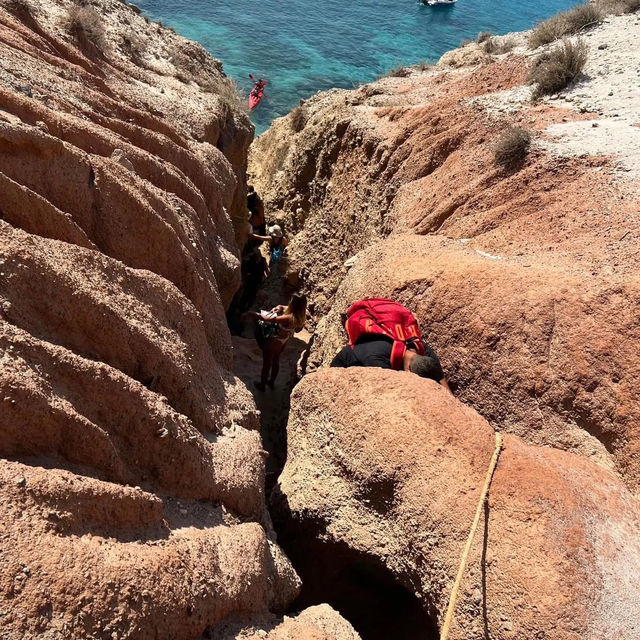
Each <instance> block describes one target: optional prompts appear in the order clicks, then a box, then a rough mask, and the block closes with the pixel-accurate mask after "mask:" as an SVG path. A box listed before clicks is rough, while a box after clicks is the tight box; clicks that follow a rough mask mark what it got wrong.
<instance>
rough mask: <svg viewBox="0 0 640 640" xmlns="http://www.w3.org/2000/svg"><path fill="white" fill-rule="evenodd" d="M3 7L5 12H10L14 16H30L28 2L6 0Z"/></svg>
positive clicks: (24, 0)
mask: <svg viewBox="0 0 640 640" xmlns="http://www.w3.org/2000/svg"><path fill="white" fill-rule="evenodd" d="M4 6H5V8H6V9H7V11H10V12H11V13H13V14H14V15H16V16H30V15H31V3H30V2H29V0H6V2H5V3H4Z"/></svg>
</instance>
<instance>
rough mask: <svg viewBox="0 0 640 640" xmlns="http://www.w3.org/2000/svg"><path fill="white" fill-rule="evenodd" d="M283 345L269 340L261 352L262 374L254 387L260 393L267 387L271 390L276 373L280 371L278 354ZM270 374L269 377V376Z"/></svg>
mask: <svg viewBox="0 0 640 640" xmlns="http://www.w3.org/2000/svg"><path fill="white" fill-rule="evenodd" d="M283 349H284V345H283V344H282V343H281V342H279V341H277V340H269V341H268V342H267V343H266V344H265V345H264V349H263V350H262V372H261V374H260V382H256V383H255V385H256V387H257V389H259V390H260V391H264V390H265V389H266V386H267V385H269V387H271V388H272V389H273V386H274V384H275V381H276V378H277V377H278V372H279V371H280V354H281V353H282V350H283ZM269 374H271V376H269Z"/></svg>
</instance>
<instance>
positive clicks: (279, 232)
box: [269, 224, 282, 238]
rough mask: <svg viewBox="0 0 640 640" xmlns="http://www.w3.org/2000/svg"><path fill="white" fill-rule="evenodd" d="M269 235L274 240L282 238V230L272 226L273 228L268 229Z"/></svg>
mask: <svg viewBox="0 0 640 640" xmlns="http://www.w3.org/2000/svg"><path fill="white" fill-rule="evenodd" d="M269 235H270V236H275V237H276V238H282V229H281V228H280V225H277V224H274V225H273V227H269Z"/></svg>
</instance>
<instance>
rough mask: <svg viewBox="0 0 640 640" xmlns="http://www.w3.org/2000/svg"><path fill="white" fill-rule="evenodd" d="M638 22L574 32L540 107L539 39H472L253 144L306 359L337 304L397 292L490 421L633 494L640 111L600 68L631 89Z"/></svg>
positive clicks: (329, 345) (329, 100)
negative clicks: (295, 280) (557, 89)
mask: <svg viewBox="0 0 640 640" xmlns="http://www.w3.org/2000/svg"><path fill="white" fill-rule="evenodd" d="M637 32H638V22H637V17H636V16H635V15H632V16H621V17H612V18H608V19H607V20H606V21H605V24H603V25H602V26H600V27H598V28H596V29H594V30H592V31H590V32H589V36H588V38H586V42H587V43H588V49H589V61H588V64H587V70H586V71H587V74H588V75H587V76H586V77H585V78H584V79H583V80H582V81H581V82H579V83H578V84H577V85H576V86H575V87H573V88H571V89H568V90H566V91H564V92H562V94H561V95H560V96H555V97H554V98H555V99H554V100H543V101H541V102H538V103H532V101H531V87H530V86H528V85H527V84H526V81H527V74H528V67H529V65H530V64H532V60H534V59H535V57H537V56H539V55H542V54H544V53H545V52H546V51H547V50H548V49H549V48H551V47H553V46H556V45H549V47H547V48H546V49H545V48H543V49H540V50H538V51H535V52H532V51H530V50H528V49H527V47H526V46H525V43H526V36H522V35H518V36H513V38H514V39H515V41H514V45H517V46H515V48H514V50H513V51H512V52H511V53H509V54H505V55H496V56H489V55H486V54H483V55H481V56H480V57H478V56H470V57H469V56H468V55H467V53H473V52H477V51H478V47H477V45H473V46H470V47H469V48H468V50H464V51H458V52H455V53H452V54H449V55H448V56H447V57H446V58H445V59H443V61H442V62H441V63H440V64H438V65H437V66H435V67H431V68H428V69H422V70H421V69H418V68H415V69H408V70H406V74H405V77H388V78H383V79H381V80H379V81H377V82H375V83H372V84H369V85H365V86H363V87H361V88H360V89H357V90H354V91H337V90H336V91H333V92H328V93H324V94H318V95H317V96H314V97H313V98H312V99H310V100H308V101H306V102H305V103H304V104H303V105H302V106H301V107H299V109H298V111H297V113H296V114H292V115H291V116H289V117H287V118H285V119H282V120H280V121H277V122H276V123H275V124H274V126H273V127H272V128H271V129H270V130H269V131H268V132H267V133H266V134H265V135H264V136H261V138H259V140H258V141H257V143H256V144H255V145H254V147H253V148H252V161H251V163H250V166H251V172H252V173H253V174H254V176H253V178H252V180H253V181H254V182H255V183H256V184H257V186H258V187H259V188H261V189H262V190H263V191H264V192H265V194H266V198H267V204H268V206H269V207H270V208H271V209H272V210H274V211H280V213H278V215H279V217H280V218H281V219H282V220H283V223H284V224H285V226H286V227H287V230H288V231H289V232H297V235H296V236H295V240H294V242H293V243H292V247H291V249H290V260H291V269H292V271H294V272H295V273H296V274H297V275H298V277H299V279H300V281H301V282H302V284H303V287H304V288H305V289H306V290H307V291H308V292H309V293H310V294H311V295H312V298H313V302H314V304H315V311H316V317H317V318H318V319H319V320H320V322H319V325H318V330H317V332H316V336H315V347H314V350H313V352H312V354H311V358H310V362H311V364H312V366H313V365H316V366H317V365H318V364H320V363H324V364H327V362H328V360H329V359H330V357H331V356H332V355H333V354H334V353H335V351H336V350H337V348H338V346H339V345H340V344H341V343H343V342H344V335H343V334H342V332H341V328H340V314H341V313H343V312H344V311H345V310H346V308H347V306H348V305H349V304H350V303H351V302H352V301H353V300H354V299H357V298H360V297H367V296H373V295H384V296H392V297H396V298H398V299H400V300H401V301H403V302H404V303H405V304H406V305H407V306H409V307H410V308H412V309H415V310H416V311H417V313H418V315H419V316H420V319H421V321H422V326H423V327H424V330H425V334H426V336H427V339H428V340H430V341H432V342H433V344H434V346H435V347H436V349H437V350H438V351H439V353H440V354H441V355H442V356H443V360H444V363H445V369H446V373H447V375H448V376H449V377H450V378H451V380H452V381H453V384H454V386H455V388H456V393H457V394H458V396H459V397H460V398H461V399H462V400H464V401H465V402H467V403H469V404H471V405H472V406H473V407H474V408H476V409H477V410H478V411H479V412H480V413H481V414H482V415H483V416H484V417H486V418H487V419H488V420H490V422H491V423H492V424H493V425H494V426H495V427H497V428H499V429H503V430H507V431H509V432H511V433H514V434H517V435H520V436H521V437H523V438H524V439H525V440H526V441H527V442H529V443H531V444H547V445H552V446H554V447H559V448H563V449H567V450H571V451H577V452H580V453H583V454H586V455H592V456H594V459H596V460H598V461H599V462H601V463H602V464H604V465H605V466H609V467H615V469H616V470H617V472H619V473H620V474H622V475H623V477H624V478H625V481H626V482H627V483H628V486H629V487H631V488H632V489H633V490H637V488H638V486H639V484H638V483H639V482H640V455H639V452H638V434H637V427H636V425H637V424H638V415H637V414H638V406H639V399H640V387H639V386H638V383H637V380H638V376H637V371H638V358H637V356H636V355H635V351H636V349H635V345H636V344H637V340H638V328H637V322H636V320H635V318H636V317H638V315H639V307H638V302H639V300H638V286H637V278H636V273H637V270H638V253H637V251H636V248H635V240H634V238H635V235H634V234H635V231H634V229H635V228H636V227H637V224H638V210H639V208H638V204H639V202H638V193H639V190H638V176H639V175H640V173H639V171H640V164H639V163H638V160H637V158H638V157H640V153H638V149H640V146H639V145H638V143H639V141H640V136H638V127H637V123H638V120H640V111H639V110H638V104H639V103H638V99H639V97H638V95H637V89H636V90H635V91H634V90H633V89H629V90H628V91H627V89H626V88H625V86H623V85H624V82H623V80H620V79H619V78H618V71H616V72H614V71H613V69H612V67H611V64H610V60H611V59H612V58H611V56H616V55H617V56H619V57H620V59H621V60H628V61H629V65H626V64H623V63H621V65H622V66H624V70H619V72H620V73H622V74H623V75H625V78H626V82H627V85H628V86H632V80H631V76H630V74H631V73H632V71H633V69H634V68H636V67H637V63H638V60H637V51H638V49H637V46H635V43H636V42H637V39H638V33H637ZM605 45H606V46H605ZM469 64H473V65H475V66H469ZM451 65H455V66H451ZM465 65H466V66H465ZM607 82H609V83H611V86H612V87H613V86H615V88H616V91H615V92H614V91H613V90H612V91H609V92H608V93H607V92H604V91H603V86H604V85H606V84H607ZM625 92H626V93H625ZM623 94H624V96H625V97H624V99H623V98H622V97H621V96H622V95H623ZM627 94H628V95H627ZM514 125H515V126H521V127H525V128H527V129H529V130H530V131H531V133H532V135H533V143H532V148H531V151H530V152H529V154H528V155H527V156H526V157H525V158H523V160H522V162H521V163H520V164H519V165H517V166H512V167H510V168H503V167H502V166H500V165H498V164H497V163H496V161H495V159H494V149H495V145H496V143H497V141H498V140H499V138H500V136H501V134H502V133H503V132H504V131H505V130H506V129H507V128H508V127H510V126H514ZM614 125H615V126H614ZM603 129H606V130H607V131H608V132H609V133H608V136H613V138H612V140H615V144H614V143H613V142H612V143H611V144H608V145H605V144H604V142H603V138H602V134H601V133H600V132H601V131H602V130H603ZM614 129H615V134H614ZM296 130H297V131H296ZM389 236H391V239H389V240H388V241H386V242H381V241H382V240H384V239H385V238H388V237H389ZM360 258H361V260H360V263H359V264H358V266H357V267H355V268H352V269H351V271H349V265H352V264H353V263H354V262H357V261H358V259H360ZM346 261H348V262H347V265H344V266H343V264H344V263H345V262H346Z"/></svg>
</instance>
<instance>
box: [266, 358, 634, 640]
mask: <svg viewBox="0 0 640 640" xmlns="http://www.w3.org/2000/svg"><path fill="white" fill-rule="evenodd" d="M288 438H289V456H288V460H287V465H286V467H285V470H284V472H283V474H282V476H281V478H280V494H279V495H278V496H277V505H278V509H279V513H280V515H281V517H282V518H283V522H285V523H287V525H286V527H287V528H286V537H285V540H286V547H285V548H286V549H288V550H289V552H290V553H291V555H292V556H293V558H294V561H295V562H297V563H298V564H297V566H298V568H299V570H300V571H301V575H302V577H303V583H304V588H303V593H302V598H303V599H304V597H305V592H312V591H313V590H314V589H318V588H322V580H323V578H324V579H327V578H328V579H329V581H330V584H331V585H332V588H333V589H334V590H335V591H336V592H339V591H340V589H341V586H342V585H343V584H344V583H345V582H347V581H348V580H349V579H353V578H354V572H358V571H360V572H362V573H363V574H366V570H367V569H370V570H371V572H373V571H374V569H375V570H377V571H378V573H379V574H380V573H381V572H384V573H386V574H387V576H391V577H392V578H393V580H394V581H395V582H396V583H397V585H399V586H402V587H404V589H405V590H406V592H407V593H408V594H411V595H412V597H413V598H414V600H415V601H416V602H417V603H419V605H420V606H421V607H422V609H423V611H424V612H425V615H428V616H429V618H430V621H431V626H430V631H429V626H427V625H426V624H425V625H424V626H423V631H424V634H425V635H424V637H426V638H437V637H438V631H437V625H439V624H441V623H442V620H443V616H444V613H445V611H446V608H447V604H448V600H449V596H450V590H451V586H452V583H453V580H454V578H455V576H456V573H457V571H458V566H459V562H460V558H461V554H462V550H463V547H464V544H465V541H466V538H467V535H468V533H469V529H470V527H471V523H472V520H473V516H474V513H475V510H476V507H477V504H478V500H479V495H480V491H481V488H482V486H483V484H484V480H485V475H486V473H487V469H488V466H489V461H490V459H491V456H492V454H493V451H494V446H495V444H494V431H493V429H492V428H491V427H490V426H489V424H488V423H487V422H486V421H485V420H484V419H483V418H481V417H480V416H479V415H478V414H477V413H476V412H475V411H473V410H472V409H471V408H468V407H465V406H464V405H463V404H461V403H460V402H459V401H458V400H457V399H456V398H455V397H454V396H453V395H451V394H449V393H448V392H447V391H446V390H445V389H444V388H442V387H440V386H439V385H437V384H436V383H434V382H432V381H429V380H423V379H420V378H418V377H417V376H414V375H413V374H410V373H405V372H393V371H383V370H380V369H361V368H360V369H358V368H356V369H348V370H337V369H322V370H320V371H318V372H317V373H315V374H313V375H310V376H307V377H306V378H305V379H304V380H303V381H302V382H301V383H300V384H299V385H298V387H297V388H296V390H295V391H294V394H293V397H292V413H291V418H290V422H289V430H288ZM639 507H640V504H639V503H638V500H637V499H635V498H634V497H633V496H632V495H631V494H630V493H629V491H628V490H627V489H626V488H625V486H624V484H623V483H621V482H620V480H619V479H618V478H617V477H616V476H615V475H614V474H613V473H611V472H610V471H608V470H605V469H603V468H601V467H600V466H598V465H595V464H593V463H592V462H590V461H588V460H585V459H584V458H582V457H579V456H576V455H573V454H568V453H565V452H561V451H557V450H554V449H551V448H546V447H532V446H529V445H526V444H525V443H523V442H522V440H521V439H519V438H517V437H514V436H506V437H505V441H504V450H503V451H502V454H501V457H500V460H499V464H498V467H497V470H496V473H495V476H494V479H493V484H492V487H491V491H490V499H489V502H488V504H487V507H486V509H485V512H484V518H483V520H482V521H481V526H480V527H479V530H478V533H477V535H476V537H475V541H474V544H473V546H472V549H471V553H470V555H469V561H468V567H467V570H466V573H465V574H464V578H463V581H462V586H461V591H460V596H459V600H458V606H457V608H456V617H455V621H454V626H453V628H452V633H451V636H450V638H451V639H452V640H458V639H460V640H461V639H463V638H465V639H466V638H469V639H471V638H473V639H475V638H478V639H479V638H485V637H488V636H490V637H491V638H495V639H496V640H507V639H511V638H549V639H550V638H553V639H554V640H587V639H588V640H596V639H598V640H599V639H601V638H618V639H620V640H623V639H624V640H632V639H633V638H637V637H638V634H639V633H640V626H639V625H640V622H639V621H640V589H639V587H638V584H637V576H638V575H640V517H639V515H638V514H639V513H640V509H639ZM328 558H331V563H329V562H327V560H328ZM339 562H341V563H342V567H341V568H338V567H336V564H337V563H339ZM323 567H324V568H325V570H324V571H323ZM340 571H341V573H340ZM337 574H340V575H341V576H342V580H341V581H336V580H335V577H336V575H337ZM356 584H357V583H356ZM365 588H366V582H361V583H360V595H361V594H362V593H363V592H364V589H365ZM351 595H352V597H353V598H354V599H355V598H357V595H358V593H357V592H352V593H351ZM329 603H330V604H331V600H329ZM370 615H375V610H373V609H372V610H370ZM401 620H402V617H401V616H398V618H397V620H394V623H396V624H397V625H398V626H399V625H401ZM356 628H357V625H356ZM413 633H414V635H411V630H409V631H408V632H407V633H406V634H404V635H403V634H402V633H400V632H398V633H396V634H395V636H394V637H399V638H400V637H407V638H414V637H416V636H415V627H413ZM373 637H378V636H373Z"/></svg>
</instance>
